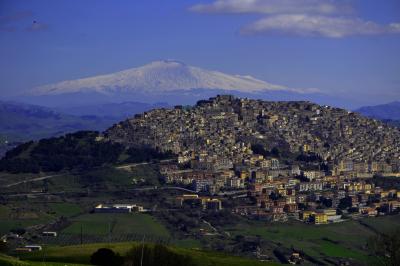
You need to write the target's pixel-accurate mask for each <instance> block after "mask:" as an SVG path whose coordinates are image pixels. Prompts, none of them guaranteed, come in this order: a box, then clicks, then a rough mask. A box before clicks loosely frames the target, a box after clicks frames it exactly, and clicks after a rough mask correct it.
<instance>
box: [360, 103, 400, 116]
mask: <svg viewBox="0 0 400 266" xmlns="http://www.w3.org/2000/svg"><path fill="white" fill-rule="evenodd" d="M355 112H358V113H360V114H363V115H365V116H367V117H371V118H375V119H380V120H400V102H392V103H388V104H381V105H375V106H364V107H361V108H359V109H357V110H355Z"/></svg>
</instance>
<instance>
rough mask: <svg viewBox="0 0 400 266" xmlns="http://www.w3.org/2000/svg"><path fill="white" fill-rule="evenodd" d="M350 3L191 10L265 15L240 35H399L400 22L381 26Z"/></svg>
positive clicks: (230, 2) (273, 0)
mask: <svg viewBox="0 0 400 266" xmlns="http://www.w3.org/2000/svg"><path fill="white" fill-rule="evenodd" d="M350 2H351V1H350V0H214V2H212V3H210V4H198V5H194V6H192V7H191V8H190V10H191V11H193V12H200V13H232V14H262V15H264V16H265V18H262V19H259V20H257V21H255V22H254V23H252V24H250V25H248V26H246V27H244V28H243V29H242V30H241V33H243V34H248V35H257V34H270V33H278V34H291V35H297V36H322V37H328V38H343V37H347V36H353V35H378V34H393V33H400V23H391V24H378V23H376V22H373V21H365V20H363V19H361V18H357V17H354V16H353V15H354V12H353V8H352V7H351V6H350V5H349V3H350Z"/></svg>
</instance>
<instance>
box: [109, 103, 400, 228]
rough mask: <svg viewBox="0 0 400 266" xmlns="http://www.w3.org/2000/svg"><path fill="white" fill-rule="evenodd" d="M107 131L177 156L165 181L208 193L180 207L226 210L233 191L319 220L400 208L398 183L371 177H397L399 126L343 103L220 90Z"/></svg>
mask: <svg viewBox="0 0 400 266" xmlns="http://www.w3.org/2000/svg"><path fill="white" fill-rule="evenodd" d="M104 137H105V138H106V139H108V140H111V141H113V142H117V143H123V144H124V145H127V146H136V145H142V146H143V145H145V146H150V147H152V148H155V149H157V150H159V151H162V152H167V151H170V152H173V153H174V154H177V156H178V157H177V161H176V162H168V163H161V164H160V173H161V174H162V176H163V177H164V181H165V183H167V184H174V185H179V186H183V187H186V188H189V189H192V190H193V191H194V192H196V193H200V194H201V195H203V196H204V197H202V196H201V197H199V196H198V195H196V194H193V195H183V196H181V197H178V198H177V199H176V202H177V205H178V206H181V205H182V204H183V203H185V202H186V203H189V204H190V205H191V206H198V207H201V208H204V209H213V210H220V209H222V208H223V206H224V196H227V195H229V196H232V197H233V198H235V199H237V200H235V202H236V203H235V205H234V206H233V207H232V212H234V213H237V214H240V215H244V216H247V217H253V218H257V219H265V220H268V221H286V220H288V219H297V220H301V221H304V222H307V223H314V224H326V223H329V222H340V221H342V219H343V217H352V218H354V219H357V218H360V217H363V216H377V215H384V214H390V213H396V212H398V211H399V210H400V191H399V190H396V189H394V188H382V187H379V186H377V185H376V184H375V182H374V180H375V179H377V178H378V179H379V178H386V177H388V178H390V177H397V178H400V131H399V130H398V129H396V128H392V127H389V126H387V125H385V124H383V123H382V122H379V121H376V120H373V119H368V118H365V117H363V116H361V115H359V114H357V113H353V112H348V111H346V110H343V109H339V108H333V107H329V106H319V105H316V104H313V103H310V102H266V101H261V100H250V99H240V98H235V97H233V96H230V95H222V96H217V97H214V98H210V99H209V100H204V101H199V102H198V103H197V104H196V105H195V106H194V107H185V106H176V107H175V108H174V109H155V110H152V111H150V112H146V113H143V114H140V115H136V116H135V117H134V118H132V119H128V120H126V121H124V122H122V123H120V124H117V125H115V126H114V127H113V128H111V129H109V130H108V131H107V132H106V133H105V134H104ZM210 196H211V197H213V198H210Z"/></svg>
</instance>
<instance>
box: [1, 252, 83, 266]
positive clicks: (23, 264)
mask: <svg viewBox="0 0 400 266" xmlns="http://www.w3.org/2000/svg"><path fill="white" fill-rule="evenodd" d="M0 265H1V266H66V265H68V266H84V265H87V264H76V263H68V264H65V263H64V262H46V261H22V260H19V259H18V258H15V257H11V256H7V255H3V254H0Z"/></svg>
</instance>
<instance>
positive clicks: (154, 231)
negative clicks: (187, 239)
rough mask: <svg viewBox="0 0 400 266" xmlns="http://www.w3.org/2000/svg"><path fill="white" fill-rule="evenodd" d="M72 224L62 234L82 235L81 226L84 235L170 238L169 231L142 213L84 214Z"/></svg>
mask: <svg viewBox="0 0 400 266" xmlns="http://www.w3.org/2000/svg"><path fill="white" fill-rule="evenodd" d="M71 221H72V224H71V225H70V226H69V227H67V228H65V229H64V230H63V231H62V233H65V234H76V235H78V234H80V233H81V226H82V230H83V233H84V234H88V235H106V234H108V233H109V231H110V230H111V233H112V234H138V235H148V236H155V237H163V238H169V237H170V234H169V232H168V230H167V229H166V228H165V227H164V226H163V225H162V224H161V223H159V222H158V221H157V220H156V219H154V217H152V216H150V215H148V214H142V213H112V214H109V213H93V214H84V215H80V216H77V217H75V218H73V219H71Z"/></svg>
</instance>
